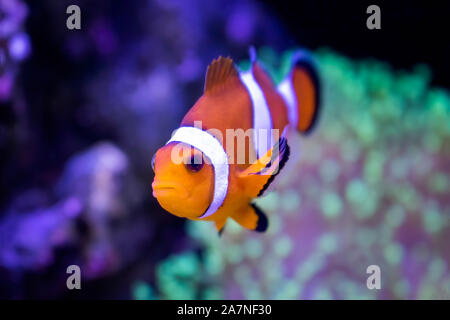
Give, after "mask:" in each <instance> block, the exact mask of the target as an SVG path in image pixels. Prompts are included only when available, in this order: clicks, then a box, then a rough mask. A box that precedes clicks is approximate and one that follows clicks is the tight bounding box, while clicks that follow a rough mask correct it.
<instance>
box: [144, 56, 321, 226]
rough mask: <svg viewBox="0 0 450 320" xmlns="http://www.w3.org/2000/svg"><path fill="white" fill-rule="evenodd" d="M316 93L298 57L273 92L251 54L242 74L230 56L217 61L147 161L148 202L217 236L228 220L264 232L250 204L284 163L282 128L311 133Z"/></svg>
mask: <svg viewBox="0 0 450 320" xmlns="http://www.w3.org/2000/svg"><path fill="white" fill-rule="evenodd" d="M319 93H320V92H319V81H318V75H317V72H316V68H315V66H314V63H313V61H312V59H311V57H310V55H309V54H307V53H306V52H304V51H296V52H295V53H294V54H293V56H292V67H291V70H290V72H289V74H288V75H287V76H286V78H285V79H284V80H283V81H282V82H281V83H280V84H279V85H278V86H275V84H274V83H273V81H272V79H271V78H270V77H269V75H268V74H267V73H266V72H265V71H264V69H263V67H262V66H261V64H260V63H259V62H258V61H257V59H256V54H255V53H254V51H251V67H250V69H249V70H248V71H241V70H238V68H237V67H236V66H235V65H234V63H233V61H232V60H231V59H230V58H223V57H219V58H218V59H215V60H214V61H213V62H212V63H211V64H210V65H209V67H208V69H207V72H206V80H205V87H204V93H203V95H202V96H201V97H200V98H199V99H198V101H197V102H196V103H195V104H194V106H193V107H192V108H191V109H190V110H189V112H188V113H187V114H186V115H185V117H184V118H183V120H182V122H181V126H180V128H178V129H177V130H175V132H174V134H173V135H172V138H171V139H170V140H169V141H168V142H167V144H166V145H165V146H164V147H162V148H160V149H159V150H158V151H157V152H156V153H155V155H154V156H153V160H152V167H153V170H154V172H155V178H154V181H153V183H152V187H153V196H154V197H155V198H156V199H157V200H158V202H159V204H160V205H161V206H162V207H163V208H164V209H166V210H167V211H169V212H170V213H172V214H174V215H176V216H178V217H184V218H188V219H192V220H206V221H214V222H215V226H216V228H217V231H218V232H219V234H220V233H221V231H222V230H223V227H224V225H225V223H226V221H227V219H228V218H232V219H233V220H235V221H236V222H238V223H239V224H240V225H242V226H243V227H244V228H247V229H250V230H256V231H265V230H266V229H267V226H268V219H267V217H266V215H265V214H264V213H263V211H262V210H261V209H260V208H258V207H257V206H256V205H255V204H253V203H252V200H253V199H254V198H256V197H259V196H261V195H262V194H263V192H264V191H265V190H266V189H267V187H268V186H269V184H270V183H271V182H272V181H273V180H274V178H275V176H276V175H277V174H278V172H279V171H280V170H281V169H282V168H283V165H284V164H285V163H286V161H287V160H288V157H289V146H288V144H287V140H286V129H287V128H288V127H293V128H295V129H296V130H297V131H299V132H300V133H307V132H310V131H311V130H312V128H313V126H314V124H315V122H316V119H317V114H318V110H319V100H320V99H319V98H320V94H319ZM280 132H281V134H280Z"/></svg>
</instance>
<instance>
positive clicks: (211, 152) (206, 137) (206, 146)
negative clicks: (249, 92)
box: [166, 127, 229, 218]
mask: <svg viewBox="0 0 450 320" xmlns="http://www.w3.org/2000/svg"><path fill="white" fill-rule="evenodd" d="M173 141H177V142H183V143H186V144H189V145H191V146H193V147H194V148H197V149H198V150H200V151H201V152H203V154H204V155H205V156H206V157H208V159H209V160H210V161H211V164H212V165H213V168H214V198H213V200H212V202H211V204H210V206H209V208H208V210H206V212H205V213H204V214H203V215H202V216H201V217H200V218H206V217H208V216H210V215H212V214H213V213H214V212H216V211H217V210H218V209H219V208H220V206H221V205H222V203H223V202H224V200H225V198H226V196H227V192H228V174H229V167H228V156H227V154H226V153H225V150H224V149H223V147H222V144H221V143H220V142H219V140H217V139H216V138H215V137H214V136H213V135H211V134H209V133H208V132H206V131H203V130H201V129H198V128H195V127H180V128H178V129H177V130H176V131H175V132H174V134H173V135H172V138H170V140H169V141H168V142H167V143H170V142H173ZM167 143H166V144H167Z"/></svg>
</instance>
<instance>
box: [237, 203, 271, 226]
mask: <svg viewBox="0 0 450 320" xmlns="http://www.w3.org/2000/svg"><path fill="white" fill-rule="evenodd" d="M232 218H233V220H235V221H236V222H237V223H239V224H240V225H241V226H242V227H244V228H246V229H249V230H254V231H258V232H264V231H266V230H267V226H268V219H267V216H266V214H265V213H264V212H263V211H262V210H261V209H259V208H258V207H257V206H256V205H255V204H253V203H251V204H249V205H247V206H246V207H245V208H244V209H242V210H240V211H238V212H236V213H235V214H234V215H233V216H232Z"/></svg>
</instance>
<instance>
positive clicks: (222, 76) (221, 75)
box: [204, 56, 239, 94]
mask: <svg viewBox="0 0 450 320" xmlns="http://www.w3.org/2000/svg"><path fill="white" fill-rule="evenodd" d="M236 80H239V73H238V71H237V70H236V67H235V66H234V63H233V60H232V59H231V58H229V57H227V58H224V57H222V56H220V57H219V58H217V59H215V60H213V62H211V64H210V65H209V66H208V70H207V71H206V80H205V90H204V91H205V94H213V93H215V92H218V91H220V90H222V89H224V88H225V87H226V86H227V85H228V84H230V83H233V82H234V81H236Z"/></svg>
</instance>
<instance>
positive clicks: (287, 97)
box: [277, 74, 298, 128]
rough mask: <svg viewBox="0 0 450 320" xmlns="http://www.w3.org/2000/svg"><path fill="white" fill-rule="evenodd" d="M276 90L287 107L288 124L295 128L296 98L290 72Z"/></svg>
mask: <svg viewBox="0 0 450 320" xmlns="http://www.w3.org/2000/svg"><path fill="white" fill-rule="evenodd" d="M277 89H278V92H279V93H280V94H281V96H282V97H283V99H284V102H285V103H286V106H287V108H288V117H289V122H290V124H291V125H292V126H293V127H294V128H296V127H297V123H298V110H297V98H296V97H295V93H294V87H293V86H292V74H289V75H288V76H287V77H286V78H285V79H284V80H283V81H282V82H281V83H280V84H279V85H278V88H277Z"/></svg>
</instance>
